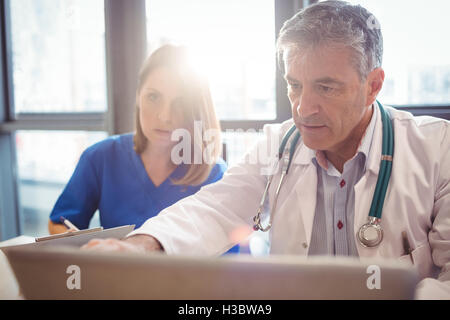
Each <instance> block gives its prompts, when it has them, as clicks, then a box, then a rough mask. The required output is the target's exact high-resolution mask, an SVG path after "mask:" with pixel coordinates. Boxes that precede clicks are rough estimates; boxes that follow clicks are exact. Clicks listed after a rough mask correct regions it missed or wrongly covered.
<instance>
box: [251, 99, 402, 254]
mask: <svg viewBox="0 0 450 320" xmlns="http://www.w3.org/2000/svg"><path fill="white" fill-rule="evenodd" d="M377 104H378V106H379V108H380V112H381V121H382V123H383V142H382V143H383V144H382V150H381V163H380V171H379V174H378V179H377V184H376V186H375V193H374V196H373V199H372V204H371V206H370V210H369V216H368V221H367V223H365V224H364V225H362V226H361V228H359V231H358V234H357V236H358V240H359V242H360V243H361V244H362V245H363V246H364V247H376V246H377V245H379V244H380V242H381V241H382V240H383V229H382V228H381V225H380V223H381V213H382V209H383V204H384V199H385V197H386V191H387V188H388V185H389V179H390V176H391V171H392V159H393V155H394V130H393V129H392V124H391V121H390V119H389V115H388V114H387V112H386V111H385V110H384V108H383V106H382V105H381V103H380V102H378V101H377ZM294 132H295V134H294ZM292 136H293V137H292ZM291 137H292V139H291ZM290 139H291V143H290V144H289V145H288V142H289V140H290ZM299 139H300V132H299V131H298V130H296V126H295V125H293V126H292V127H291V128H290V129H289V130H288V131H287V132H286V134H285V135H284V137H283V139H282V141H281V145H280V148H279V149H278V159H279V161H282V171H281V177H280V181H279V182H278V186H277V189H276V192H275V198H274V202H273V204H272V206H271V210H270V219H269V223H268V225H267V226H266V227H263V226H262V224H261V213H262V211H263V208H264V203H265V201H266V197H267V194H268V192H269V188H270V185H271V184H272V180H273V177H274V175H271V176H270V177H269V178H268V180H267V184H266V188H265V189H264V194H263V196H262V199H261V202H260V204H259V208H258V211H257V214H256V216H255V217H254V218H253V222H254V225H253V229H254V230H255V231H258V230H261V231H264V232H266V231H268V230H269V229H270V228H271V227H272V218H273V216H272V212H274V210H275V209H276V206H277V200H278V195H279V193H280V188H281V185H282V184H283V181H284V179H285V178H286V176H287V174H288V172H289V168H290V166H291V162H292V158H293V157H294V153H295V147H296V146H297V143H298V141H299Z"/></svg>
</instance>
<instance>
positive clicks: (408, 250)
mask: <svg viewBox="0 0 450 320" xmlns="http://www.w3.org/2000/svg"><path fill="white" fill-rule="evenodd" d="M402 239H403V249H404V250H405V254H409V256H410V257H411V261H412V263H413V264H414V259H413V255H412V249H411V245H410V244H409V241H408V235H407V234H406V231H402Z"/></svg>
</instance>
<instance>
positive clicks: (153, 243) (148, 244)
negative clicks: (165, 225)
mask: <svg viewBox="0 0 450 320" xmlns="http://www.w3.org/2000/svg"><path fill="white" fill-rule="evenodd" d="M124 240H125V241H126V242H128V243H130V244H133V245H135V246H139V247H141V248H143V249H144V250H145V251H148V252H152V251H153V252H154V251H163V252H164V248H163V247H162V245H161V243H160V242H159V241H158V240H157V239H156V238H154V237H152V236H149V235H145V234H136V235H133V236H131V237H129V238H125V239H124Z"/></svg>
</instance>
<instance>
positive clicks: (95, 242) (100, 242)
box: [81, 234, 164, 253]
mask: <svg viewBox="0 0 450 320" xmlns="http://www.w3.org/2000/svg"><path fill="white" fill-rule="evenodd" d="M81 249H83V250H92V251H118V252H134V253H149V252H156V251H164V250H163V248H162V246H161V244H160V243H159V241H158V240H156V239H155V238H153V237H152V236H148V235H141V234H139V235H135V236H131V237H129V238H126V239H124V240H118V239H111V238H109V239H92V240H91V241H89V242H88V243H86V244H85V245H84V246H82V247H81Z"/></svg>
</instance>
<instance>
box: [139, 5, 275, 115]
mask: <svg viewBox="0 0 450 320" xmlns="http://www.w3.org/2000/svg"><path fill="white" fill-rule="evenodd" d="M146 11H147V41H148V49H149V52H151V51H152V50H154V49H156V48H158V47H159V46H161V45H162V44H165V43H167V42H171V43H178V44H183V45H187V46H188V47H189V48H190V49H191V51H192V53H193V57H194V58H195V61H194V63H195V64H196V65H197V66H198V67H199V68H200V69H201V70H203V71H204V72H205V74H206V75H207V77H208V79H209V82H210V87H211V93H212V96H213V100H214V103H215V106H216V110H217V113H218V116H219V118H220V119H221V120H244V119H245V120H267V119H275V118H276V107H275V67H276V63H275V48H274V44H275V12H274V1H273V0H246V1H240V0H229V1H221V0H190V1H184V0H147V1H146Z"/></svg>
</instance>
